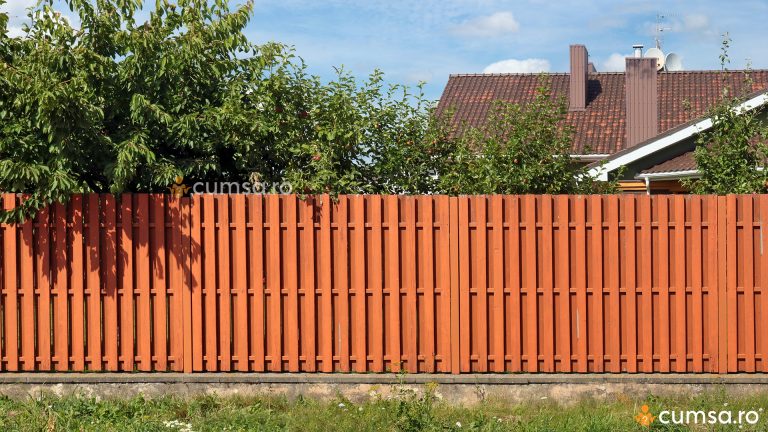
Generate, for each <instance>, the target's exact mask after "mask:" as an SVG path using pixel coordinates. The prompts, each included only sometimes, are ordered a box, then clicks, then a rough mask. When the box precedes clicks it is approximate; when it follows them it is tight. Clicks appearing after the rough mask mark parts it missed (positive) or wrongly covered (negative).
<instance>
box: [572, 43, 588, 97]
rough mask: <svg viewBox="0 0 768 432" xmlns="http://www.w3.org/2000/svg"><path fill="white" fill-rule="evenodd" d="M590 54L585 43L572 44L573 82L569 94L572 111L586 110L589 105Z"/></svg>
mask: <svg viewBox="0 0 768 432" xmlns="http://www.w3.org/2000/svg"><path fill="white" fill-rule="evenodd" d="M588 65H589V55H588V54H587V47H585V46H584V45H571V84H570V93H569V96H568V102H569V104H568V109H569V110H570V111H584V109H585V108H586V107H587V72H588V68H589V66H588Z"/></svg>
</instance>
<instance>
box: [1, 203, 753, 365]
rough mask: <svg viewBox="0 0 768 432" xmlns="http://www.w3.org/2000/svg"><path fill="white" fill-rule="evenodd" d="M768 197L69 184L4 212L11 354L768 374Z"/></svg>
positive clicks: (81, 361) (8, 357)
mask: <svg viewBox="0 0 768 432" xmlns="http://www.w3.org/2000/svg"><path fill="white" fill-rule="evenodd" d="M19 199H21V198H20V197H18V196H15V195H3V206H4V207H5V208H12V207H14V206H15V205H17V203H18V200H19ZM766 216H768V196H757V195H755V196H727V197H715V196H651V197H649V196H634V195H621V196H473V197H458V198H455V197H446V196H420V197H397V196H341V197H339V199H338V201H336V202H333V201H332V200H331V199H330V198H329V197H328V196H318V197H314V198H308V199H307V200H304V201H302V200H299V199H297V197H295V196H290V195H288V196H278V195H265V196H260V195H194V196H192V197H185V198H181V199H177V198H171V197H169V196H164V195H130V194H127V195H122V196H118V197H115V196H112V195H96V194H93V195H83V196H75V197H73V198H72V199H71V201H70V202H69V203H68V204H66V205H61V204H57V205H53V206H51V207H50V208H48V209H45V210H43V211H42V212H40V213H39V214H38V215H37V216H36V217H35V219H34V220H32V221H28V222H26V223H24V224H21V225H2V226H0V253H2V259H0V284H1V286H2V292H1V294H2V298H1V299H0V314H1V315H0V370H4V371H33V370H35V371H36V370H40V371H49V370H57V371H83V370H92V371H100V370H109V371H134V370H140V371H186V372H197V371H201V372H202V371H274V372H279V371H291V372H298V371H307V372H337V371H355V372H386V371H400V370H405V371H408V372H445V373H466V372H518V371H527V372H613V373H616V372H719V373H727V372H758V371H759V372H766V371H768V325H766V324H765V323H766V322H768V294H767V293H765V292H764V291H763V287H765V286H768V271H764V270H763V269H768V252H765V251H764V247H765V245H766V244H767V243H766V240H765V239H764V236H765V235H768V232H765V230H764V228H765V227H766V224H768V222H767V221H766V220H765V219H767V218H766ZM758 323H762V325H758Z"/></svg>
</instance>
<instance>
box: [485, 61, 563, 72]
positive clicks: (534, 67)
mask: <svg viewBox="0 0 768 432" xmlns="http://www.w3.org/2000/svg"><path fill="white" fill-rule="evenodd" d="M549 68H550V65H549V61H548V60H544V59H537V58H531V59H525V60H516V59H509V60H502V61H499V62H496V63H492V64H490V65H488V66H486V68H485V69H483V73H538V72H549Z"/></svg>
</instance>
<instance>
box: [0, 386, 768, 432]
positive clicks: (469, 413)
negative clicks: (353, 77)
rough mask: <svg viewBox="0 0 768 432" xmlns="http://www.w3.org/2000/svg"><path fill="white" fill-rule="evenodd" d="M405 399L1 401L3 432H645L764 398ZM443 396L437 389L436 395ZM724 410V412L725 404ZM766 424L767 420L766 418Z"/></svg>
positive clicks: (767, 427)
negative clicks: (645, 417) (666, 421)
mask: <svg viewBox="0 0 768 432" xmlns="http://www.w3.org/2000/svg"><path fill="white" fill-rule="evenodd" d="M430 390H431V388H430V389H428V390H427V391H426V395H421V396H418V395H415V394H410V393H407V392H406V391H405V390H402V392H401V395H400V397H399V398H392V399H383V398H380V397H372V398H371V399H370V400H368V401H366V402H363V403H352V402H350V401H348V400H345V399H343V398H336V399H334V400H326V401H317V400H312V399H305V398H298V399H295V400H288V399H286V398H281V397H258V398H256V397H251V398H246V397H227V398H225V397H215V396H205V397H198V398H191V399H182V398H176V397H161V398H155V399H143V398H133V399H113V400H97V399H92V398H85V397H65V398H54V397H42V398H39V399H28V400H12V399H8V398H2V399H0V430H2V431H124V430H132V431H166V432H170V431H273V430H286V431H302V432H303V431H318V432H320V431H322V432H326V431H354V432H364V431H380V430H383V431H450V430H454V431H622V430H637V431H643V430H648V429H647V428H644V427H641V426H639V425H638V424H636V423H635V421H634V416H635V414H637V413H638V412H639V411H640V407H641V406H642V405H643V404H648V405H649V407H650V411H651V412H652V413H654V414H656V413H658V412H659V411H660V410H662V409H685V410H694V409H695V410H698V409H701V410H704V411H708V410H723V409H728V410H733V411H734V412H735V411H736V410H739V409H742V410H745V411H746V410H752V409H754V410H757V409H759V408H761V407H766V408H768V393H764V394H756V395H751V396H744V397H739V398H735V397H731V396H728V395H726V394H725V393H724V392H722V391H721V392H714V393H709V394H705V395H700V396H695V397H690V398H686V397H675V398H659V397H653V396H643V395H635V396H633V397H629V396H628V397H624V398H616V399H614V400H611V401H595V400H583V401H581V402H578V403H575V404H568V405H567V406H562V405H558V404H555V403H552V402H550V401H548V400H540V401H536V402H535V403H529V404H510V403H504V402H502V401H493V400H489V401H485V402H483V403H480V404H477V405H475V406H472V407H456V406H450V405H448V404H446V403H443V402H441V401H440V400H439V399H438V398H437V397H435V396H434V394H433V393H432V392H431V391H430ZM437 392H438V393H439V392H440V389H439V388H438V389H437ZM725 404H727V405H725ZM760 414H761V417H763V416H762V414H763V413H762V412H760ZM650 429H651V430H702V431H703V430H734V431H736V430H764V431H768V410H767V411H766V416H765V418H761V419H760V421H759V423H758V424H757V425H756V426H749V425H746V426H744V427H743V428H742V429H739V427H738V426H734V425H731V426H714V427H713V426H694V427H691V428H690V429H688V428H686V427H682V426H665V425H662V424H659V423H658V421H657V422H655V423H654V424H653V426H652V427H651V428H650Z"/></svg>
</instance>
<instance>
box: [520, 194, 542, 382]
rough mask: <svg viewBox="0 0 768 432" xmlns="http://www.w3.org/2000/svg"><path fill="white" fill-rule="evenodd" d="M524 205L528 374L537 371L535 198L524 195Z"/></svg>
mask: <svg viewBox="0 0 768 432" xmlns="http://www.w3.org/2000/svg"><path fill="white" fill-rule="evenodd" d="M523 200H524V205H525V222H526V226H525V237H526V248H527V250H526V252H525V267H526V271H525V274H526V279H525V282H524V283H525V287H526V300H527V301H526V310H527V314H526V318H525V319H526V321H527V328H528V329H527V337H528V343H527V348H528V349H527V351H528V363H527V371H528V372H538V371H539V349H538V348H539V345H538V344H539V329H538V323H539V305H538V303H539V302H538V296H539V293H538V291H539V290H538V282H539V278H537V269H538V263H537V258H538V250H537V249H538V248H537V239H536V237H537V230H538V229H537V227H536V225H537V219H536V197H535V196H533V195H526V196H525V197H524V198H523Z"/></svg>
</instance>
